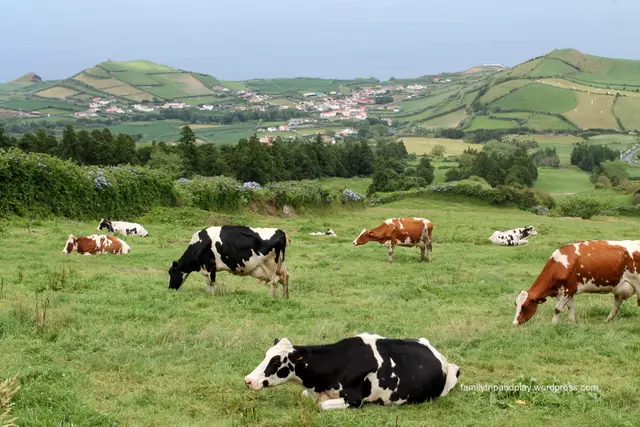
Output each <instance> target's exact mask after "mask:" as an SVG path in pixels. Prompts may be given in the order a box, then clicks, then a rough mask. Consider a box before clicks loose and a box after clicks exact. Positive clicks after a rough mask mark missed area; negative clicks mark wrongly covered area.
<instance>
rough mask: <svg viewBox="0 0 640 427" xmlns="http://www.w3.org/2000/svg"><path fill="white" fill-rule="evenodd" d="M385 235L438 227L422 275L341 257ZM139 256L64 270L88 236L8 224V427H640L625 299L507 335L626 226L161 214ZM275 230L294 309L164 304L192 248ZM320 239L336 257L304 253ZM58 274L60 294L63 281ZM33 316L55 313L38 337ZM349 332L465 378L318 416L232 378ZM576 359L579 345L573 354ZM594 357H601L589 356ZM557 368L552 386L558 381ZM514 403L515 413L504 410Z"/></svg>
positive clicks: (408, 210)
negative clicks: (254, 230)
mask: <svg viewBox="0 0 640 427" xmlns="http://www.w3.org/2000/svg"><path fill="white" fill-rule="evenodd" d="M392 216H423V217H427V218H429V219H431V220H432V221H433V222H434V224H435V228H434V253H433V262H432V263H430V264H420V263H419V262H418V258H419V255H418V251H417V250H416V249H409V248H398V249H397V250H396V254H395V256H394V263H393V264H391V265H389V264H387V263H386V258H387V255H386V250H385V249H384V247H382V246H380V245H378V244H371V243H370V244H368V245H366V246H363V247H358V248H355V247H353V245H352V244H351V241H352V240H353V238H354V237H355V236H356V235H357V234H358V233H359V231H360V230H361V229H362V227H364V226H367V227H371V226H374V225H377V224H379V223H380V222H382V221H383V220H384V219H386V218H388V217H392ZM138 221H140V222H142V223H143V224H144V225H145V227H146V228H147V229H148V230H149V231H150V233H151V237H149V238H147V239H142V238H133V237H130V238H127V239H126V240H127V241H128V242H129V243H130V245H131V247H132V249H133V251H132V253H131V254H129V255H122V256H108V255H98V256H91V257H83V256H79V255H77V254H73V255H66V256H65V255H62V254H61V253H60V251H61V249H62V246H63V243H64V241H65V239H66V237H67V236H68V234H69V233H74V234H77V235H83V234H88V233H94V232H95V227H96V225H97V222H95V221H92V222H90V223H79V222H72V221H65V220H51V221H36V222H32V223H27V222H26V221H21V220H12V221H10V222H5V223H4V224H3V227H2V234H1V237H0V238H1V239H2V242H1V243H2V245H1V246H0V248H2V249H0V260H1V261H2V265H3V269H2V273H1V275H2V282H3V283H4V287H3V292H2V296H1V297H0V325H1V327H0V331H1V337H2V338H1V339H2V344H3V346H2V349H3V350H2V352H0V378H8V377H11V376H13V375H14V374H15V373H16V372H20V374H21V375H20V377H19V378H20V385H21V389H20V390H19V392H18V394H17V395H16V397H15V403H16V405H15V407H14V413H15V415H16V416H18V417H19V419H18V423H19V424H20V425H21V426H35V425H71V424H74V425H83V426H84V425H86V426H89V425H90V426H111V425H149V426H151V425H154V426H156V425H157V426H165V425H181V426H182V425H189V426H205V425H206V426H210V425H216V426H231V425H247V424H251V425H255V426H276V425H277V426H281V425H288V426H306V425H313V426H336V425H337V426H347V425H348V426H373V425H375V426H380V425H383V426H384V425H401V426H403V425H416V426H418V425H419V426H422V425H432V424H434V422H433V421H432V420H437V424H438V425H447V426H466V425H492V426H513V425H542V424H544V425H555V426H561V425H566V422H567V421H566V416H567V414H571V424H572V425H587V424H589V425H635V423H636V422H637V419H638V403H640V402H639V400H638V397H637V381H636V378H637V377H638V375H640V368H639V367H638V366H637V364H634V363H629V362H630V361H633V360H635V358H636V355H637V352H638V345H637V343H636V341H637V340H636V337H637V324H638V321H639V320H640V312H639V310H640V309H639V308H638V307H637V306H636V304H635V297H633V298H632V299H630V300H629V301H627V302H625V303H624V304H623V305H622V308H621V312H620V313H619V315H618V317H617V319H616V320H615V321H614V322H613V323H609V324H605V323H604V322H603V320H604V318H605V316H606V315H607V313H608V312H609V310H610V307H611V303H612V297H611V296H610V295H581V296H578V297H577V298H576V315H577V319H578V324H576V325H573V324H568V323H567V322H566V314H564V313H563V315H562V317H561V323H560V324H558V325H552V324H551V316H552V314H553V306H554V302H555V301H554V300H550V301H548V302H547V303H546V304H543V305H541V307H540V309H539V310H538V313H536V315H535V317H534V318H533V319H532V320H531V321H530V323H528V324H527V325H525V326H523V327H515V326H513V325H512V324H511V321H512V319H513V315H514V299H515V296H516V295H517V293H518V292H519V291H520V290H521V289H527V288H528V287H529V286H530V285H531V284H532V283H533V281H534V280H535V278H536V276H537V275H538V274H539V273H540V271H541V269H542V266H543V265H544V263H545V262H546V261H547V259H548V258H549V256H550V254H551V253H552V252H553V251H554V250H555V249H556V248H557V247H558V246H559V245H561V244H564V243H567V242H573V241H576V240H580V239H585V238H607V239H625V238H628V237H629V231H630V230H633V229H636V228H637V227H638V226H640V222H639V221H638V220H635V219H622V220H620V219H616V220H607V219H600V218H597V219H596V220H593V221H583V220H568V219H563V218H548V217H541V216H536V215H533V214H530V213H526V212H522V211H518V210H514V209H509V208H493V207H490V206H488V205H485V204H481V203H466V202H462V201H456V200H455V199H450V198H447V199H441V198H432V199H426V200H418V199H413V200H403V201H400V202H396V203H393V204H390V205H385V206H382V207H379V208H373V209H368V210H366V211H357V212H353V211H338V212H335V213H332V214H324V215H318V216H313V215H310V216H299V217H294V218H279V217H278V218H276V217H262V216H257V215H249V214H242V215H241V214H224V215H223V214H219V215H215V214H211V213H204V212H199V211H193V210H186V209H185V210H182V209H180V210H162V211H157V212H156V213H155V214H153V215H148V216H146V217H143V218H140V219H138ZM227 223H234V224H235V223H238V224H249V225H252V226H269V227H282V228H284V229H285V230H287V232H288V233H289V235H290V236H291V238H292V239H293V243H292V245H291V246H290V248H288V251H287V266H288V269H289V271H290V273H291V284H290V294H291V298H290V299H289V300H283V299H282V298H281V297H280V292H279V293H278V296H277V297H276V298H275V299H272V298H269V297H268V296H267V289H266V287H265V286H264V285H263V284H259V283H258V282H257V281H256V280H255V279H251V278H241V277H234V276H232V275H230V274H228V273H221V274H219V275H218V283H219V286H220V288H221V294H220V295H218V296H211V295H209V294H208V293H207V292H206V291H205V287H204V279H203V278H202V277H201V276H200V275H198V274H193V275H191V276H190V277H189V279H188V280H187V281H186V283H185V285H184V286H183V288H182V289H181V290H180V291H178V292H174V291H169V290H168V289H167V273H166V271H167V269H168V267H169V265H170V263H171V261H172V260H174V259H177V258H178V257H179V256H180V255H182V253H183V251H184V250H185V249H186V246H187V243H188V240H189V239H190V238H191V235H192V234H193V233H194V232H195V231H196V230H199V229H200V228H202V227H205V226H208V225H212V224H217V225H221V224H227ZM528 224H533V225H535V227H536V229H537V231H538V236H535V237H533V238H531V239H529V241H530V243H529V244H528V245H525V246H522V247H517V248H504V247H498V246H494V245H491V244H490V243H489V242H488V238H489V236H490V235H491V233H492V232H493V231H494V230H496V229H499V228H512V227H518V226H523V225H528ZM326 228H332V229H333V230H335V231H336V233H337V234H338V237H336V238H330V239H328V238H322V237H316V236H309V233H310V232H312V231H318V230H323V229H326ZM63 269H64V271H65V274H64V276H63V275H62V274H61V272H62V271H63ZM36 290H40V291H41V292H40V294H39V295H38V299H39V301H40V302H39V304H38V307H39V309H40V310H42V304H43V303H42V301H43V300H44V299H45V298H46V299H47V300H48V305H47V306H48V308H47V315H46V320H45V322H44V326H43V327H40V328H38V327H37V325H36V320H35V318H36V293H35V291H36ZM361 332H370V333H377V334H380V335H383V336H388V337H426V338H428V339H429V340H430V342H431V343H432V344H433V345H434V346H435V347H436V348H437V349H438V350H439V351H440V352H441V353H442V354H443V355H444V356H445V357H447V359H448V360H449V361H451V362H452V363H456V364H458V365H460V367H461V372H462V374H461V377H460V382H459V385H458V386H457V387H456V388H455V389H454V390H453V391H452V392H451V393H450V394H449V396H447V397H445V398H442V399H438V400H436V401H434V402H430V403H424V404H419V405H407V406H404V407H399V408H394V407H390V408H384V407H381V406H377V405H367V406H365V407H363V408H361V409H358V410H343V411H334V412H319V411H318V410H317V408H316V406H315V405H314V404H313V403H312V402H311V401H308V400H306V399H303V398H302V397H301V396H300V393H301V391H302V389H301V387H300V386H297V385H295V384H287V385H282V386H278V387H273V388H267V389H264V390H262V391H260V392H255V391H252V390H249V389H247V388H246V387H245V385H244V384H243V378H244V376H245V375H246V374H248V373H249V372H251V370H253V369H254V368H255V367H256V366H257V365H258V364H259V363H260V362H261V361H262V359H263V357H264V352H265V350H266V349H267V348H268V347H269V346H270V345H272V343H273V339H274V338H275V337H287V338H289V339H290V340H291V341H292V342H293V343H294V344H319V343H329V342H335V341H337V340H339V339H342V338H344V337H347V336H352V335H354V334H357V333H361ZM586 343H589V344H586ZM595 343H597V344H595ZM559 367H561V369H559ZM530 378H536V379H537V381H538V382H539V383H541V384H553V383H555V384H567V383H569V384H574V385H581V384H588V385H597V386H598V387H599V391H598V392H595V393H585V392H575V393H559V394H555V393H552V392H515V393H505V392H498V393H493V394H492V393H482V392H479V393H474V392H468V391H466V392H465V391H463V390H462V389H461V386H462V385H472V384H485V383H489V384H503V385H511V384H517V383H521V382H528V381H530ZM516 399H520V400H523V401H525V402H527V403H526V405H518V404H516Z"/></svg>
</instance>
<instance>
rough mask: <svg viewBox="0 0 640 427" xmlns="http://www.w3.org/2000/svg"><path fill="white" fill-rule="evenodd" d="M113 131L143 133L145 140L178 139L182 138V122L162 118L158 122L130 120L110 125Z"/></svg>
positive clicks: (132, 133)
mask: <svg viewBox="0 0 640 427" xmlns="http://www.w3.org/2000/svg"><path fill="white" fill-rule="evenodd" d="M108 128H109V130H110V131H111V132H112V133H125V134H129V135H137V134H139V133H141V134H142V135H143V140H144V141H151V140H153V139H155V140H157V141H167V142H168V141H177V140H178V139H179V138H180V123H178V122H174V121H170V120H161V121H157V122H145V123H139V122H129V123H121V124H118V125H114V126H108Z"/></svg>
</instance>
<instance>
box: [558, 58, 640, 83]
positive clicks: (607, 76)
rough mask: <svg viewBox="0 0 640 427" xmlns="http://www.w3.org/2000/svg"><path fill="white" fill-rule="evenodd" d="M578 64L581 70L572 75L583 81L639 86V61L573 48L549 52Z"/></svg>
mask: <svg viewBox="0 0 640 427" xmlns="http://www.w3.org/2000/svg"><path fill="white" fill-rule="evenodd" d="M549 57H551V58H560V59H562V60H564V61H566V62H569V63H570V64H572V65H575V66H578V67H579V68H580V69H581V70H582V71H583V72H581V73H579V74H578V75H577V76H574V77H575V78H576V79H579V80H580V81H584V82H593V83H598V84H613V85H634V86H640V61H638V60H631V59H618V58H605V57H600V56H594V55H586V54H584V53H582V52H579V51H577V50H575V49H559V50H555V51H553V52H552V53H551V54H549Z"/></svg>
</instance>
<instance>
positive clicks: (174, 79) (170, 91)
mask: <svg viewBox="0 0 640 427" xmlns="http://www.w3.org/2000/svg"><path fill="white" fill-rule="evenodd" d="M152 77H153V80H154V81H156V83H161V84H162V86H145V87H144V91H145V92H149V93H150V94H152V95H155V96H158V97H160V98H165V99H174V98H182V97H186V96H191V97H193V96H201V95H211V94H212V93H213V92H212V91H211V90H209V89H207V88H206V87H205V86H204V85H202V83H201V82H200V81H199V80H198V79H196V78H195V77H192V76H191V75H190V74H187V73H182V74H154V75H153V76H152ZM182 78H185V79H188V80H190V81H195V82H197V85H196V86H192V85H190V84H188V83H184V82H183V81H181V80H179V79H182ZM191 79H193V80H191Z"/></svg>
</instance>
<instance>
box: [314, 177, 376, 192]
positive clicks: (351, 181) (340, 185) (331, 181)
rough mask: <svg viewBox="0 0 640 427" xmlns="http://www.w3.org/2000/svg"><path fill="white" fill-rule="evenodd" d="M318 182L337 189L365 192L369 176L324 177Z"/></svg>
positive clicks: (369, 179) (369, 183) (369, 180)
mask: <svg viewBox="0 0 640 427" xmlns="http://www.w3.org/2000/svg"><path fill="white" fill-rule="evenodd" d="M319 182H321V183H322V184H324V185H328V186H329V187H332V188H337V189H339V190H342V189H345V188H348V189H350V190H353V191H355V192H356V193H360V194H366V193H367V189H368V188H369V186H370V185H371V178H324V179H321V180H319Z"/></svg>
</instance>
